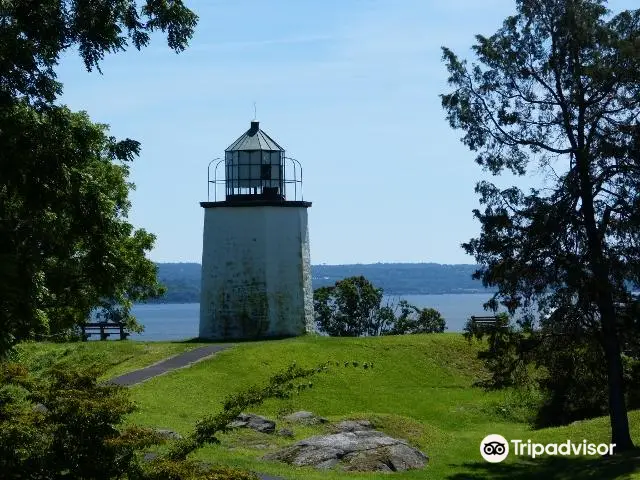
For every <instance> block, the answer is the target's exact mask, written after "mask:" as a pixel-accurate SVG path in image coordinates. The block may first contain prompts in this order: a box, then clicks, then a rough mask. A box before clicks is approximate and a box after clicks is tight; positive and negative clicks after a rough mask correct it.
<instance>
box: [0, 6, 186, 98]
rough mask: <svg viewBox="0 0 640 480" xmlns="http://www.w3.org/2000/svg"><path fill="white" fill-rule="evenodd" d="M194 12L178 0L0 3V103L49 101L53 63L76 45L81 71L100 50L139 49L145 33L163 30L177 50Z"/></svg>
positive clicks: (95, 63)
mask: <svg viewBox="0 0 640 480" xmlns="http://www.w3.org/2000/svg"><path fill="white" fill-rule="evenodd" d="M197 21H198V17H197V16H196V15H195V14H194V13H193V12H192V11H190V10H189V9H188V8H186V7H185V6H184V4H183V2H182V1H181V0H144V2H143V3H142V5H138V2H137V1H136V0H109V1H107V0H76V1H70V0H62V1H61V0H42V1H39V2H32V1H29V0H15V1H8V2H7V1H3V2H2V3H0V105H5V104H6V103H7V102H10V103H11V102H13V101H15V100H16V99H18V98H24V99H27V100H28V101H29V102H30V103H31V104H34V105H38V106H50V105H51V104H52V103H53V102H54V101H55V100H56V98H57V97H58V95H60V93H62V84H60V83H59V82H58V81H57V80H56V74H55V71H54V69H55V67H56V66H57V65H58V61H59V59H60V55H61V54H62V52H64V51H65V50H68V49H70V48H73V47H76V48H77V49H78V52H79V53H80V56H81V57H82V59H83V60H84V63H85V66H86V68H87V70H89V71H91V70H92V69H94V68H95V69H97V70H98V71H100V61H101V60H102V59H103V58H104V56H105V54H106V53H116V52H119V51H123V50H125V49H126V48H127V46H128V44H129V42H131V43H132V44H133V46H134V47H135V48H136V49H138V50H140V49H141V48H142V47H146V46H147V45H148V44H149V40H150V34H151V33H153V32H155V31H161V32H166V34H167V42H168V45H169V47H170V48H171V49H172V50H175V51H176V52H181V51H183V50H184V49H185V48H186V46H187V45H188V41H189V39H190V38H191V36H192V35H193V32H194V28H195V26H196V23H197Z"/></svg>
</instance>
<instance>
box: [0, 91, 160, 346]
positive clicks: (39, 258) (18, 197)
mask: <svg viewBox="0 0 640 480" xmlns="http://www.w3.org/2000/svg"><path fill="white" fill-rule="evenodd" d="M0 150H1V151H3V153H5V154H6V157H4V159H3V162H2V163H0V179H2V180H1V182H2V185H0V212H1V215H0V216H1V218H2V221H1V222H0V252H5V258H10V259H11V261H10V262H9V265H10V266H11V270H10V271H9V272H7V273H8V275H7V276H4V275H0V277H2V278H3V279H5V280H7V283H8V284H9V285H12V286H13V287H15V288H14V289H13V290H10V291H8V292H7V294H6V295H5V294H2V295H0V306H1V308H0V318H1V319H2V324H3V325H4V328H3V329H2V332H1V333H0V347H1V348H0V354H1V353H3V352H5V351H6V349H7V348H8V347H9V346H10V345H11V344H13V343H15V342H16V341H18V340H19V339H25V338H30V337H33V336H35V335H48V334H56V333H60V332H63V331H65V330H66V329H68V328H70V327H72V326H73V325H76V324H78V323H80V322H82V321H83V320H84V319H86V318H87V316H88V315H89V312H90V311H91V310H92V309H94V308H96V307H99V308H102V310H103V312H104V315H105V316H106V317H108V318H112V319H117V320H121V321H124V322H125V323H126V324H127V325H128V327H129V329H131V330H134V331H136V330H139V326H138V325H137V324H136V323H135V320H134V319H133V317H132V316H131V315H130V313H129V312H130V308H131V306H132V304H133V302H135V301H139V300H143V299H145V298H148V297H152V296H157V295H159V294H161V293H162V291H163V289H162V287H161V286H160V285H159V284H158V282H157V280H156V267H155V265H154V264H153V263H152V262H151V261H150V260H148V259H147V258H146V257H145V253H146V252H148V251H149V250H150V249H151V248H152V246H153V243H154V238H155V237H154V236H153V235H151V234H149V233H147V232H146V231H144V230H142V229H138V230H136V229H134V228H133V226H132V225H131V224H130V223H128V222H127V221H126V218H127V213H128V211H129V208H130V203H129V201H128V191H129V188H130V187H131V185H130V184H129V183H127V175H128V172H129V167H128V165H127V162H128V161H129V160H131V158H133V156H134V155H136V154H137V153H138V151H139V146H138V144H137V142H132V141H129V140H125V141H122V142H118V141H116V140H115V139H114V138H113V137H110V136H108V135H107V129H106V127H105V126H104V125H97V124H93V123H91V121H90V120H89V118H88V116H87V115H86V114H84V113H72V112H70V111H69V110H68V109H67V108H64V107H51V108H49V109H46V110H44V111H42V112H38V111H37V110H35V109H33V108H32V107H30V106H28V105H26V104H25V103H23V102H20V103H17V104H15V105H13V106H12V107H10V108H5V109H0ZM2 265H3V266H2V267H0V269H2V268H5V264H2ZM3 286H4V285H0V287H3ZM5 291H6V290H5Z"/></svg>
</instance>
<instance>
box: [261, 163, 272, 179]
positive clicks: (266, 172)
mask: <svg viewBox="0 0 640 480" xmlns="http://www.w3.org/2000/svg"><path fill="white" fill-rule="evenodd" d="M260 179H261V180H271V165H261V167H260Z"/></svg>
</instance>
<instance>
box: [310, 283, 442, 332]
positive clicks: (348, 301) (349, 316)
mask: <svg viewBox="0 0 640 480" xmlns="http://www.w3.org/2000/svg"><path fill="white" fill-rule="evenodd" d="M382 298H383V290H382V289H381V288H376V287H375V286H374V285H373V284H372V283H371V282H370V281H369V280H367V279H366V278H365V277H362V276H359V277H349V278H345V279H344V280H339V281H337V282H336V283H335V285H334V286H332V287H320V288H318V289H316V290H315V291H314V292H313V305H314V312H315V316H316V322H317V324H318V329H319V330H320V331H321V332H323V333H327V334H328V335H330V336H332V337H361V336H378V335H387V334H393V335H399V334H405V333H432V332H443V331H444V329H445V328H446V326H445V321H444V319H443V318H442V316H441V315H440V313H439V312H438V311H437V310H434V309H431V308H424V309H419V308H417V307H414V306H412V305H409V304H408V303H407V302H406V301H404V300H403V301H400V302H399V304H398V305H393V304H392V303H390V302H389V303H387V304H386V305H383V304H382ZM398 308H400V310H401V314H400V316H399V317H396V311H397V309H398Z"/></svg>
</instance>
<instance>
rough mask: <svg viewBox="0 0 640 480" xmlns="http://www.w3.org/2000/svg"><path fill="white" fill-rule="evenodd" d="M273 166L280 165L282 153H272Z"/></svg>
mask: <svg viewBox="0 0 640 480" xmlns="http://www.w3.org/2000/svg"><path fill="white" fill-rule="evenodd" d="M271 164H272V165H280V152H271Z"/></svg>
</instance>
